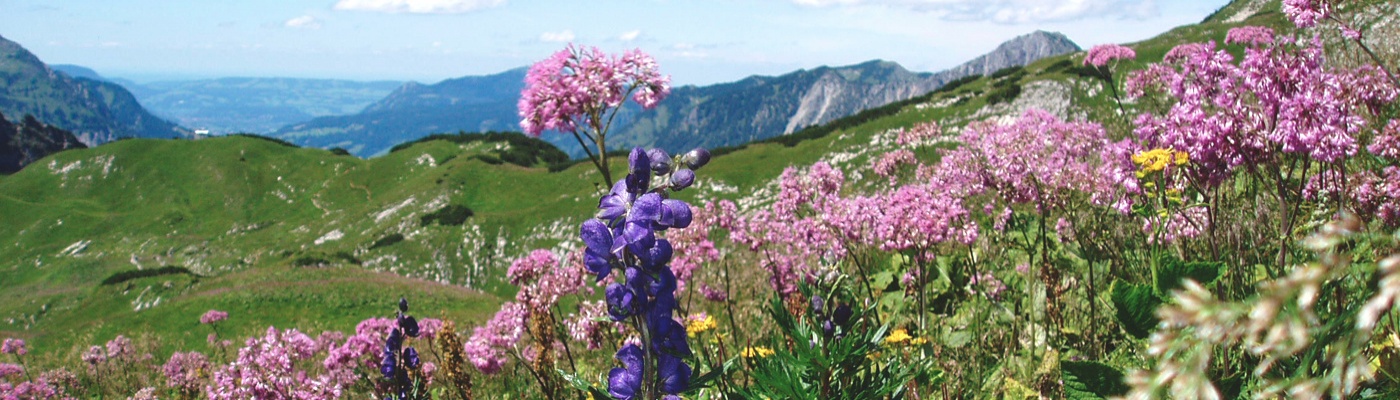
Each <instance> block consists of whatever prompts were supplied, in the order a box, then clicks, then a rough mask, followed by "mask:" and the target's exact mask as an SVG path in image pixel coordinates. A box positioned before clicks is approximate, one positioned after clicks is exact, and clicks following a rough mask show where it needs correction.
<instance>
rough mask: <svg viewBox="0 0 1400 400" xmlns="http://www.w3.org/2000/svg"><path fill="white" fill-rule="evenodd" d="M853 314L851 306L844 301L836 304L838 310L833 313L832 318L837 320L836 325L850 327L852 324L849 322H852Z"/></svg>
mask: <svg viewBox="0 0 1400 400" xmlns="http://www.w3.org/2000/svg"><path fill="white" fill-rule="evenodd" d="M851 314H852V312H851V306H849V305H846V304H845V303H842V304H840V305H837V306H836V311H835V312H833V313H832V316H831V317H832V320H833V321H835V322H836V325H840V326H842V327H848V326H850V325H848V324H849V323H850V322H851Z"/></svg>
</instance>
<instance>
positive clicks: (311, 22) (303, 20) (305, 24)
mask: <svg viewBox="0 0 1400 400" xmlns="http://www.w3.org/2000/svg"><path fill="white" fill-rule="evenodd" d="M282 26H285V27H288V28H294V29H321V21H319V20H317V19H316V17H313V16H310V15H303V16H300V17H296V18H292V19H289V20H287V22H285V23H283V24H282Z"/></svg>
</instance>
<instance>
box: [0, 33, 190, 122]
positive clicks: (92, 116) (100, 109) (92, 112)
mask: <svg viewBox="0 0 1400 400" xmlns="http://www.w3.org/2000/svg"><path fill="white" fill-rule="evenodd" d="M0 113H3V114H5V115H8V116H11V117H15V118H19V116H24V115H33V116H34V117H35V118H36V119H37V120H38V121H42V122H44V123H46V124H49V125H53V126H56V127H58V128H59V129H63V130H67V131H70V132H72V133H73V135H75V136H76V137H77V138H78V139H79V140H82V142H83V143H85V144H88V145H95V144H101V143H105V142H109V141H112V140H116V139H119V138H125V137H144V138H172V137H183V136H188V131H186V130H185V129H183V128H180V127H179V126H177V125H175V124H172V123H170V122H168V121H166V120H164V119H161V118H159V117H156V116H155V115H152V114H151V113H150V112H148V111H146V109H145V108H142V107H141V104H140V103H139V102H137V101H136V98H135V97H134V96H132V95H131V93H130V92H128V91H127V90H126V89H125V88H123V87H122V86H120V85H117V84H115V83H111V82H107V81H100V80H93V79H87V78H75V77H72V76H69V75H68V74H65V73H62V72H59V71H56V70H54V69H53V68H50V67H49V66H48V65H46V64H44V62H43V61H40V60H39V58H38V57H36V56H34V54H33V53H30V52H29V51H28V50H25V49H24V47H22V46H20V45H19V44H18V43H15V42H12V41H9V40H7V39H5V38H4V37H0Z"/></svg>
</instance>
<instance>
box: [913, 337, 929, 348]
mask: <svg viewBox="0 0 1400 400" xmlns="http://www.w3.org/2000/svg"><path fill="white" fill-rule="evenodd" d="M924 343H928V338H926V337H923V336H919V337H916V338H914V339H913V340H910V341H909V345H910V346H922V345H923V344H924Z"/></svg>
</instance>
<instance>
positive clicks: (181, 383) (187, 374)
mask: <svg viewBox="0 0 1400 400" xmlns="http://www.w3.org/2000/svg"><path fill="white" fill-rule="evenodd" d="M208 371H209V357H206V356H205V355H204V353H200V352H195V351H191V352H184V353H182V352H175V354H171V355H170V360H169V361H166V362H165V365H164V366H161V372H163V373H165V384H166V386H168V387H171V388H174V389H175V390H178V391H180V393H186V394H195V393H199V391H200V390H201V389H203V386H204V379H202V377H201V376H200V375H201V374H204V373H207V372H208Z"/></svg>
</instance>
